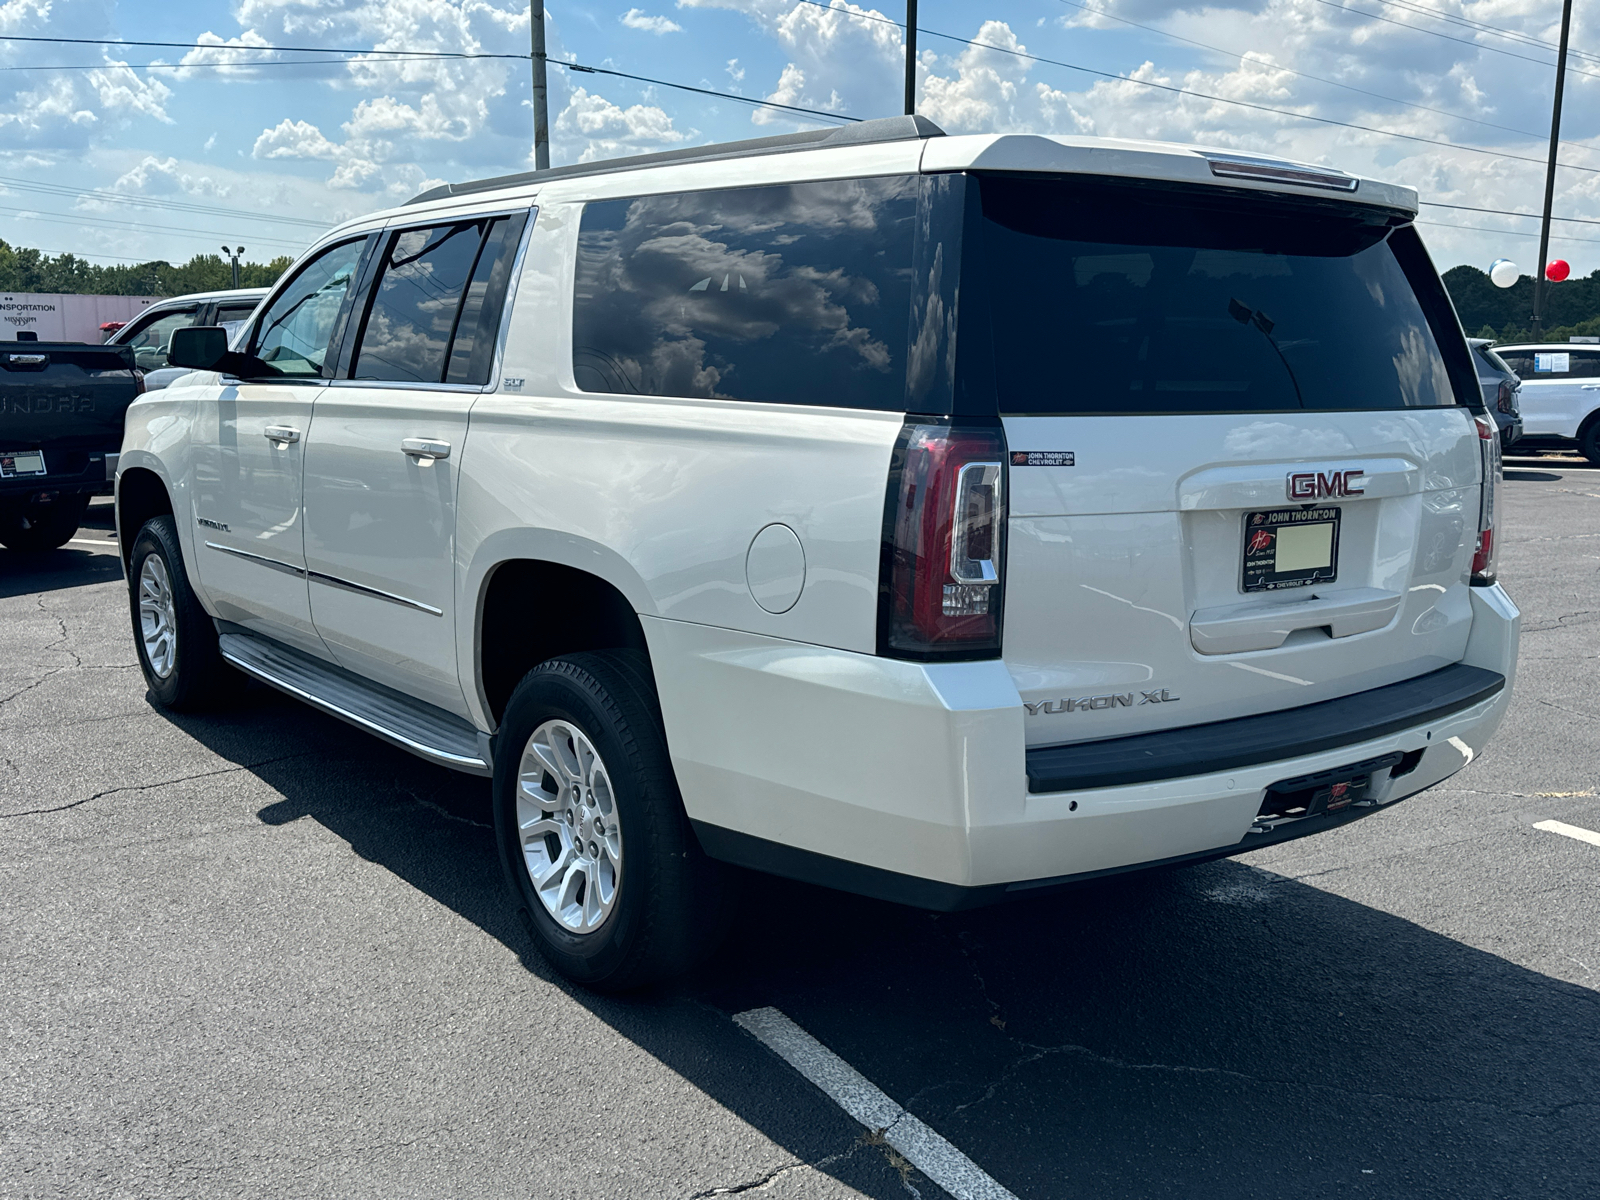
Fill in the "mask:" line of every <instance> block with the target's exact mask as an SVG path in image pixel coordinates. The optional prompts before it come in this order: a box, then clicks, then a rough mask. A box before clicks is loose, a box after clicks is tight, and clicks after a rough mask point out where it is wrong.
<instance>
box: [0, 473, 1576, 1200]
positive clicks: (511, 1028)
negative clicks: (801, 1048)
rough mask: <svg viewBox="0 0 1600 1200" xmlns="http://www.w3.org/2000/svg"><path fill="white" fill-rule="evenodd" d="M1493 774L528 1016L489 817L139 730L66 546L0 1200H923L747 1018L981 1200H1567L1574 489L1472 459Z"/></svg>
mask: <svg viewBox="0 0 1600 1200" xmlns="http://www.w3.org/2000/svg"><path fill="white" fill-rule="evenodd" d="M1506 479H1507V483H1506V488H1505V493H1504V500H1505V507H1504V510H1503V516H1502V533H1503V538H1504V542H1503V550H1502V554H1501V574H1502V578H1503V579H1504V580H1505V582H1506V584H1507V587H1508V588H1509V590H1510V591H1511V593H1512V595H1513V597H1514V598H1515V600H1516V601H1517V603H1518V604H1519V605H1520V606H1521V608H1522V611H1523V620H1524V624H1523V642H1522V658H1521V665H1520V675H1519V678H1518V680H1517V685H1516V695H1515V699H1514V700H1513V703H1512V706H1511V711H1510V715H1509V716H1508V718H1507V720H1506V723H1505V725H1504V726H1503V727H1502V729H1501V731H1500V734H1499V736H1498V739H1497V740H1496V741H1495V742H1494V743H1493V744H1492V746H1491V748H1490V751H1489V752H1488V753H1487V754H1486V755H1485V756H1484V757H1483V758H1482V759H1481V760H1480V761H1478V762H1475V763H1473V764H1472V765H1471V766H1469V767H1468V768H1467V769H1466V770H1464V771H1462V772H1461V773H1460V774H1459V775H1457V776H1456V777H1454V778H1453V779H1451V780H1449V781H1448V786H1447V787H1441V788H1438V789H1435V790H1434V791H1432V792H1429V793H1426V794H1424V795H1422V796H1419V797H1416V798H1415V799H1412V800H1410V801H1407V802H1406V803H1404V804H1402V805H1400V806H1398V807H1396V808H1394V809H1391V810H1388V811H1386V812H1382V813H1379V814H1377V815H1375V816H1374V817H1372V818H1371V819H1369V820H1365V821H1362V822H1359V823H1357V824H1356V825H1353V826H1351V827H1349V828H1347V829H1344V830H1341V831H1338V832H1335V833H1332V834H1329V835H1328V836H1325V837H1321V838H1311V839H1306V840H1303V841H1299V842H1295V843H1290V844H1287V845H1284V846H1280V847H1276V848H1273V849H1270V850H1266V851H1261V852H1257V853H1255V854H1252V855H1249V856H1245V857H1242V858H1238V859H1234V860H1230V861H1225V862H1220V863H1213V864H1210V865H1207V866H1203V867H1197V868H1191V869H1188V870H1183V871H1176V872H1170V873H1164V874H1157V875H1144V876H1137V877H1124V878H1120V879H1114V880H1110V881H1106V882H1102V883H1099V884H1095V885H1092V886H1087V887H1084V888H1080V889H1078V890H1076V891H1073V892H1070V893H1067V894H1063V895H1058V896H1055V897H1053V898H1049V899H1044V900H1036V901H1032V902H1028V903H1025V904H1015V905H1011V906H1006V907H1000V908H993V909H986V910H980V911H977V912H971V913H963V914H955V915H930V914H927V913H922V912H917V911H913V910H910V909H903V908H897V907H895V906H892V905H887V904H879V903H875V902H870V901H865V900H859V899H855V898H852V897H848V896H842V895H838V894H835V893H830V892H827V891H823V890H819V889H814V888H809V887H804V886H800V885H796V884H790V883H786V882H783V881H778V880H756V881H754V882H753V883H752V885H751V887H750V889H749V892H748V895H747V898H746V901H745V903H744V905H743V906H742V911H741V916H740V919H739V922H738V925H737V928H736V931H735V935H734V937H733V938H732V939H731V941H730V943H729V945H728V946H727V948H726V949H725V950H724V951H723V952H722V953H721V955H720V956H719V957H718V958H717V959H715V960H714V961H713V962H711V963H710V964H709V965H708V966H706V967H705V968H703V969H701V970H700V971H698V972H697V973H696V974H694V975H692V976H691V977H689V978H687V979H684V980H682V981H680V982H679V983H677V984H675V985H673V986H671V987H668V988H665V989H662V990H660V991H657V992H653V993H650V994H646V995H641V996H636V997H631V998H626V999H614V998H600V997H595V996H592V995H588V994H586V993H582V992H577V991H574V990H573V989H571V988H570V987H568V986H567V985H565V984H564V983H562V982H560V981H558V980H557V979H556V978H555V977H554V976H553V974H552V973H551V972H550V971H549V970H547V969H546V968H545V967H544V966H543V964H542V963H541V962H540V961H539V959H538V958H537V957H536V956H535V954H534V952H533V950H532V948H531V946H530V943H529V942H528V940H527V938H526V936H525V934H524V932H523V930H522V928H521V927H520V926H519V925H518V924H517V923H516V922H515V920H514V919H513V918H512V917H511V914H510V910H509V908H508V907H507V905H506V903H505V901H504V898H503V896H502V887H503V885H502V883H501V878H500V870H499V866H498V864H497V860H496V857H495V853H494V847H493V836H492V833H491V831H490V829H489V826H488V823H487V822H488V815H487V814H488V789H487V784H486V783H485V782H484V781H479V780H474V779H469V778H465V777H462V776H458V775H454V774H451V773H449V772H446V771H444V770H441V769H437V768H434V767H431V766H429V765H427V764H424V763H422V762H420V761H418V760H416V759H414V758H412V757H410V756H408V755H406V754H404V753H402V752H401V751H398V750H395V749H392V748H390V747H388V746H387V745H385V744H383V743H380V742H378V741H376V740H374V739H372V738H369V737H366V736H364V735H362V734H359V733H357V732H355V731H353V730H351V729H350V728H348V727H347V726H344V725H342V724H340V723H338V722H336V721H334V720H332V719H331V718H327V717H323V716H321V715H319V714H317V713H314V712H312V711H311V710H309V709H307V708H304V707H302V706H300V705H297V704H295V703H293V702H292V701H289V700H287V699H284V698H282V697H279V696H278V695H277V694H276V693H273V692H270V691H267V690H265V689H256V688H254V687H248V688H247V687H245V686H243V685H241V689H240V692H241V694H240V696H239V699H238V702H237V704H236V706H235V707H234V708H233V709H232V710H231V711H229V712H227V713H225V714H223V715H220V716H207V717H203V718H199V717H181V718H174V717H171V716H167V715H164V714H163V713H161V712H159V711H158V710H156V709H155V708H154V707H153V706H152V705H151V704H150V703H149V702H148V701H147V700H146V698H145V688H144V684H143V681H142V678H141V676H140V674H139V671H138V669H137V667H136V666H135V665H134V655H133V647H132V644H131V641H130V635H129V631H128V612H127V601H126V592H125V590H124V585H123V583H122V579H121V571H120V567H119V564H118V560H117V558H116V556H115V551H114V544H113V542H112V540H111V538H112V535H111V532H110V525H111V522H110V516H111V513H110V509H109V507H107V506H106V504H105V502H99V503H97V505H96V507H95V508H93V509H92V510H91V514H90V519H89V524H87V525H86V526H85V528H84V529H83V530H81V531H80V533H79V536H78V539H77V540H75V541H74V542H72V543H71V544H70V545H69V546H68V547H67V548H65V549H64V550H62V551H58V552H56V553H54V554H51V555H45V556H32V557H24V556H20V555H14V554H11V553H9V552H7V551H4V550H0V983H3V986H0V1022H3V1025H4V1030H5V1041H4V1046H3V1049H0V1196H5V1197H57V1196H62V1197H65V1196H94V1197H168V1196H197V1197H200V1196H203V1197H224V1196H250V1197H309V1196H317V1197H322V1196H329V1197H333V1196H339V1197H343V1196H352V1197H355V1196H363V1197H365V1196H381V1197H385V1198H393V1197H411V1196H417V1197H447V1196H472V1197H502V1196H504V1197H517V1196H527V1197H574V1198H578V1197H611V1196H619V1197H622V1196H625V1197H681V1198H684V1200H688V1198H691V1197H707V1196H714V1195H725V1194H740V1193H748V1194H751V1195H758V1196H761V1197H763V1198H769V1197H823V1196H825V1197H833V1196H869V1197H874V1198H884V1200H888V1198H891V1197H905V1196H908V1195H912V1194H915V1195H919V1196H922V1197H925V1198H932V1197H942V1196H943V1195H944V1194H945V1193H944V1192H943V1191H942V1190H941V1189H940V1188H939V1186H938V1185H937V1184H935V1183H934V1182H933V1181H931V1180H930V1179H929V1178H928V1177H927V1176H926V1175H925V1174H924V1173H922V1172H921V1171H919V1170H917V1169H916V1168H915V1167H913V1166H912V1165H911V1164H910V1163H909V1162H907V1161H906V1160H905V1159H904V1158H902V1157H900V1155H899V1154H898V1153H897V1152H896V1151H895V1150H893V1148H892V1147H890V1146H888V1145H886V1144H884V1139H882V1138H881V1137H877V1136H874V1135H873V1134H870V1133H868V1132H866V1131H865V1130H864V1129H863V1128H862V1126H860V1125H858V1124H857V1123H856V1122H855V1121H853V1120H852V1119H851V1118H850V1117H848V1116H847V1115H846V1114H845V1113H844V1112H843V1111H841V1110H840V1108H839V1107H837V1106H836V1105H835V1104H834V1103H833V1101H831V1100H830V1099H828V1098H827V1097H826V1096H825V1095H824V1094H823V1093H822V1092H821V1091H819V1090H817V1089H816V1088H815V1087H813V1086H812V1085H811V1084H810V1083H808V1082H806V1081H805V1080H804V1079H803V1078H802V1077H801V1076H800V1075H799V1074H797V1073H796V1072H795V1071H793V1070H792V1069H791V1068H790V1067H789V1066H787V1065H786V1064H785V1063H784V1062H783V1061H781V1060H780V1059H779V1058H777V1057H776V1056H775V1055H774V1054H772V1053H771V1052H770V1051H769V1050H768V1049H767V1048H766V1047H765V1046H763V1045H762V1044H761V1043H760V1042H758V1041H757V1040H756V1039H755V1038H754V1037H752V1036H751V1035H750V1034H748V1033H746V1032H745V1031H744V1029H742V1028H741V1027H740V1026H739V1025H738V1024H736V1023H735V1022H734V1020H733V1019H732V1018H733V1016H734V1015H735V1014H739V1013H743V1012H747V1011H749V1010H752V1009H759V1008H764V1007H773V1008H777V1009H779V1010H781V1011H782V1012H783V1013H785V1014H787V1015H788V1017H790V1018H791V1019H792V1020H793V1021H794V1022H796V1023H798V1024H799V1025H800V1026H801V1027H802V1028H804V1029H805V1030H807V1031H808V1032H809V1033H811V1034H812V1035H814V1036H815V1037H816V1038H817V1039H819V1040H820V1041H821V1042H822V1043H823V1044H824V1045H826V1046H827V1047H829V1048H830V1049H832V1050H833V1051H834V1052H835V1053H837V1054H838V1055H839V1056H841V1057H842V1058H843V1059H844V1060H845V1061H846V1062H848V1063H849V1064H850V1065H851V1066H853V1067H854V1068H855V1069H856V1070H857V1071H859V1072H860V1073H861V1074H862V1075H864V1076H865V1077H866V1078H867V1079H868V1080H870V1081H871V1082H872V1083H873V1084H875V1085H876V1086H877V1087H878V1088H880V1089H882V1091H883V1092H884V1093H886V1094H887V1095H888V1096H889V1097H891V1098H892V1099H893V1100H894V1101H895V1102H896V1103H897V1104H899V1105H902V1106H904V1108H905V1109H906V1110H907V1111H908V1112H910V1113H911V1114H913V1115H914V1116H916V1117H917V1118H920V1120H921V1121H923V1122H925V1123H926V1124H927V1125H928V1126H929V1127H931V1128H932V1129H933V1130H935V1131H937V1133H939V1134H941V1135H943V1137H944V1138H945V1139H948V1141H949V1143H951V1145H952V1146H954V1147H956V1148H958V1149H959V1151H960V1152H961V1153H963V1154H965V1155H966V1156H967V1157H968V1158H969V1159H970V1160H971V1161H972V1162H973V1163H975V1164H976V1165H977V1167H979V1168H981V1170H982V1171H983V1172H987V1174H988V1175H989V1176H991V1177H992V1178H993V1179H994V1180H996V1181H998V1184H999V1185H1001V1186H1003V1187H1004V1188H1005V1189H1009V1191H1010V1192H1012V1193H1014V1194H1015V1195H1016V1196H1017V1197H1020V1198H1022V1200H1043V1198H1046V1197H1062V1198H1077V1197H1130V1198H1132V1197H1153V1196H1174V1197H1213V1196H1214V1197H1247V1196H1260V1197H1274V1198H1288V1197H1318V1198H1322V1197H1331V1196H1340V1197H1344V1196H1349V1197H1365V1196H1374V1197H1376V1196H1382V1197H1452V1198H1456V1197H1467V1196H1516V1197H1519V1198H1527V1200H1542V1198H1551V1197H1590V1196H1594V1195H1595V1194H1596V1193H1597V1191H1600V1140H1597V1139H1596V1137H1595V1135H1594V1131H1595V1128H1596V1120H1597V1118H1600V995H1597V992H1596V988H1597V985H1600V919H1597V913H1600V845H1596V844H1590V843H1589V842H1586V841H1583V840H1581V839H1580V838H1579V837H1576V836H1570V835H1567V834H1563V833H1560V832H1554V831H1551V830H1547V829H1540V828H1536V827H1535V825H1536V823H1538V822H1548V821H1555V822H1560V823H1562V824H1564V825H1567V826H1570V827H1572V828H1575V829H1577V830H1580V831H1582V830H1589V831H1600V794H1597V793H1600V684H1597V682H1596V663H1597V660H1600V636H1597V635H1600V587H1597V583H1600V578H1597V576H1600V470H1595V469H1592V468H1589V467H1587V466H1586V465H1584V464H1583V463H1582V461H1581V460H1573V459H1566V458H1561V457H1557V456H1547V457H1543V458H1539V459H1512V460H1509V461H1508V464H1507V471H1506Z"/></svg>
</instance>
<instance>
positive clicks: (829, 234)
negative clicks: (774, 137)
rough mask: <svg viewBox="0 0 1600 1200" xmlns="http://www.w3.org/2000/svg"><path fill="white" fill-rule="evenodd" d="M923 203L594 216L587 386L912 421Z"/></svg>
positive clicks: (902, 200) (818, 195) (717, 199)
mask: <svg viewBox="0 0 1600 1200" xmlns="http://www.w3.org/2000/svg"><path fill="white" fill-rule="evenodd" d="M916 195H917V193H916V182H915V180H912V179H905V178H879V179H850V180H840V181H833V182H826V183H796V184H783V185H779V186H775V187H759V188H739V189H731V190H727V191H716V192H695V193H688V194H680V195H671V196H645V197H639V198H636V199H630V200H605V201H598V202H595V203H592V204H588V205H586V206H585V207H584V210H583V220H582V224H581V226H580V230H579V238H578V262H577V281H576V290H575V296H574V303H573V327H572V367H573V374H574V376H575V377H576V379H577V383H578V386H579V387H580V388H582V389H583V390H584V391H586V392H624V393H634V394H642V395H652V396H691V397H716V398H721V399H737V400H761V401H771V402H779V403H788V404H820V405H837V406H840V407H847V408H869V409H887V410H891V411H892V410H896V409H903V408H904V407H905V386H906V368H905V363H906V350H907V335H908V329H909V325H910V309H911V286H912V271H911V252H912V235H913V232H914V227H915V224H916V211H917V201H916Z"/></svg>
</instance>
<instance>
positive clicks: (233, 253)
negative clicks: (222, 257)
mask: <svg viewBox="0 0 1600 1200" xmlns="http://www.w3.org/2000/svg"><path fill="white" fill-rule="evenodd" d="M222 252H223V253H224V254H226V255H227V256H228V258H229V259H230V260H231V261H232V263H233V286H234V287H238V286H239V259H240V258H242V257H243V256H244V247H243V246H239V247H238V248H236V249H233V250H229V249H228V248H227V247H226V246H224V247H223V248H222Z"/></svg>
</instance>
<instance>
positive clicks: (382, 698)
mask: <svg viewBox="0 0 1600 1200" xmlns="http://www.w3.org/2000/svg"><path fill="white" fill-rule="evenodd" d="M219 624H220V622H219ZM237 628H238V627H237V626H234V627H232V629H229V630H224V631H223V632H221V633H220V635H219V637H218V642H219V644H220V646H221V649H222V657H223V658H225V659H227V660H228V661H229V662H230V663H232V664H233V665H234V666H236V667H238V668H239V670H241V671H243V672H244V673H245V674H246V675H252V676H254V677H255V678H257V679H259V680H261V682H262V683H266V684H270V685H271V686H273V687H275V688H277V689H278V690H279V691H280V692H286V693H287V694H289V695H291V696H293V697H294V698H295V699H297V700H304V701H305V702H306V703H307V704H310V705H312V706H313V707H314V708H320V709H321V710H322V711H323V712H325V713H327V714H329V715H330V716H335V717H338V718H339V719H340V720H341V721H348V722H350V724H352V725H354V726H356V727H357V728H358V729H365V730H366V731H367V732H368V733H371V734H376V735H377V736H378V737H381V738H382V739H383V740H384V741H386V742H391V743H393V744H394V745H396V746H399V747H400V748H401V749H402V750H409V751H411V753H413V754H415V755H417V756H418V757H419V758H425V759H427V760H428V761H429V762H432V763H438V764H439V765H440V766H441V767H450V768H452V769H454V770H457V771H465V772H466V773H467V774H469V775H491V774H493V768H492V767H491V766H490V765H489V764H490V762H491V761H492V760H491V758H490V754H489V736H488V734H484V733H480V732H479V731H478V730H476V729H474V728H473V727H472V726H471V725H470V724H468V723H467V722H466V721H463V720H462V719H461V718H460V717H457V716H454V715H453V714H451V713H447V712H445V711H444V710H443V709H440V708H435V707H434V706H433V705H431V704H424V703H423V702H422V701H421V700H415V699H412V698H411V697H410V696H407V695H405V694H403V693H401V692H397V691H394V690H393V689H392V688H386V687H384V686H382V685H381V684H376V683H373V682H372V681H371V680H367V679H362V678H361V677H360V676H359V675H355V674H353V673H351V672H350V671H346V670H345V669H344V668H343V667H338V666H335V665H334V664H333V663H328V662H323V661H321V660H320V659H316V658H313V657H312V656H311V655H309V654H304V653H302V652H300V651H299V650H292V649H290V648H289V647H288V646H284V645H280V644H279V643H277V642H274V641H269V640H268V639H267V638H264V637H258V636H257V635H255V634H253V633H238V632H233V630H236V629H237Z"/></svg>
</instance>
